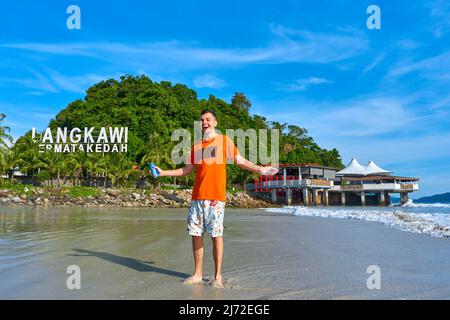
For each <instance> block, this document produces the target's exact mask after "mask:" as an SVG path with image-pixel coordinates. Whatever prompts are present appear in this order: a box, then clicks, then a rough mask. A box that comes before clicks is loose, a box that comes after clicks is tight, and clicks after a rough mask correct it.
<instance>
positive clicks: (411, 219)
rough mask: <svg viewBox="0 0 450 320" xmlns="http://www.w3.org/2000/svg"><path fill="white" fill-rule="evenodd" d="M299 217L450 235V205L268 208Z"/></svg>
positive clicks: (433, 234) (436, 235) (432, 234)
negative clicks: (350, 221) (361, 222)
mask: <svg viewBox="0 0 450 320" xmlns="http://www.w3.org/2000/svg"><path fill="white" fill-rule="evenodd" d="M265 210H266V211H268V212H278V213H280V214H289V215H293V216H299V217H305V216H307V217H321V218H333V219H354V220H364V221H371V222H378V223H382V224H385V225H388V226H390V227H393V228H396V229H398V230H401V231H407V232H414V233H421V234H427V235H430V236H435V237H447V238H449V237H450V204H448V203H427V204H425V203H414V202H413V201H412V200H411V199H409V200H408V202H407V203H405V204H403V205H400V204H392V205H390V206H386V207H369V206H368V207H337V206H336V207H335V206H330V207H303V206H286V207H282V208H269V209H265Z"/></svg>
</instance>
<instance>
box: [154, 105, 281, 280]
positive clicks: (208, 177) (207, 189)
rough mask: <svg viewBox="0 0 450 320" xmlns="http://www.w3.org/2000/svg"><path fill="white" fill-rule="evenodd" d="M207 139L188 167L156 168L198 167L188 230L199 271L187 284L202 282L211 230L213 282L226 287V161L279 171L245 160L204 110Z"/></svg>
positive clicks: (262, 170) (169, 173)
mask: <svg viewBox="0 0 450 320" xmlns="http://www.w3.org/2000/svg"><path fill="white" fill-rule="evenodd" d="M200 122H201V125H202V132H203V138H202V141H199V142H197V143H196V144H195V145H194V146H193V147H192V149H191V153H190V156H189V157H188V160H190V161H187V163H186V166H185V167H184V168H180V169H176V170H161V169H160V168H159V167H155V168H156V170H157V171H158V173H159V175H160V176H162V177H167V176H172V177H173V176H175V177H179V176H185V175H188V174H190V173H191V172H192V170H194V168H195V169H196V173H195V180H194V189H193V192H192V201H191V205H190V208H189V213H188V219H187V230H188V232H189V235H191V236H192V247H193V251H194V262H195V271H194V274H193V275H192V276H190V277H189V278H187V279H186V280H185V281H184V283H185V284H199V283H201V282H202V279H203V271H202V264H203V234H204V233H205V231H206V232H208V233H209V234H210V235H211V237H212V241H213V257H214V263H215V275H214V280H213V281H212V285H213V286H214V287H217V288H223V282H222V259H223V216H224V210H225V201H226V163H227V160H231V161H232V162H236V163H237V165H238V166H239V167H241V168H243V169H246V170H250V171H252V172H258V173H260V174H262V175H273V174H276V173H277V172H278V170H277V169H275V168H273V167H260V166H258V165H255V164H253V163H252V162H250V161H248V160H246V159H244V158H243V157H242V156H241V155H240V154H239V151H238V149H237V148H236V146H235V145H234V144H233V142H232V141H231V139H230V138H228V137H226V136H224V135H221V134H218V133H216V130H215V128H216V126H217V117H216V114H215V113H214V111H211V110H204V111H203V112H202V113H201V115H200Z"/></svg>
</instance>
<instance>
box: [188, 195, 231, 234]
mask: <svg viewBox="0 0 450 320" xmlns="http://www.w3.org/2000/svg"><path fill="white" fill-rule="evenodd" d="M224 213H225V201H217V200H192V201H191V206H190V207H189V213H188V218H187V231H188V232H189V234H190V235H191V236H203V234H204V233H205V231H206V232H208V233H209V234H210V235H211V237H221V236H222V235H223V215H224Z"/></svg>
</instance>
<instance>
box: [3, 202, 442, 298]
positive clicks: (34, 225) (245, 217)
mask: <svg viewBox="0 0 450 320" xmlns="http://www.w3.org/2000/svg"><path fill="white" fill-rule="evenodd" d="M2 211H3V213H2V214H1V215H0V218H1V220H2V224H1V229H0V259H1V260H2V261H1V263H0V283H2V287H1V288H0V298H2V299H15V298H19V299H225V300H227V299H238V300H247V299H450V261H449V259H448V256H450V246H449V241H450V239H447V238H438V237H430V236H426V235H422V234H416V233H410V232H402V231H399V230H396V229H394V228H391V227H389V226H386V225H382V224H379V223H375V222H367V221H359V220H342V219H325V218H320V217H303V216H293V215H289V214H282V213H281V214H280V213H274V212H266V211H265V210H255V209H235V208H229V209H228V210H226V213H225V231H224V237H225V244H226V250H225V259H224V265H223V275H224V278H225V281H226V288H225V289H216V288H212V287H211V286H209V285H208V284H207V282H205V284H204V285H199V286H186V285H183V284H182V280H183V278H184V277H186V276H188V275H189V274H190V273H191V272H192V267H193V266H192V264H193V260H192V251H191V247H190V246H191V241H190V237H189V236H188V235H187V234H186V225H185V223H186V222H185V219H186V214H187V213H186V209H154V208H148V209H141V208H116V209H114V208H34V209H32V208H23V207H16V208H7V209H4V210H2ZM205 240H206V241H205V260H204V274H205V278H206V279H210V278H211V277H212V275H213V270H214V266H213V261H212V255H211V249H212V246H211V241H209V239H205ZM69 265H78V266H79V267H80V269H81V272H82V282H81V290H68V289H67V288H66V287H65V281H66V278H67V277H68V275H67V274H66V273H65V270H66V268H67V267H68V266H69ZM370 266H378V267H379V268H380V272H381V278H380V279H381V287H380V289H373V290H371V289H369V288H368V287H367V280H368V278H369V277H370V276H371V274H370V273H368V271H367V270H368V268H369V267H370Z"/></svg>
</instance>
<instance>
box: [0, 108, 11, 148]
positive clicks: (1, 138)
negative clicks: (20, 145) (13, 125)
mask: <svg viewBox="0 0 450 320" xmlns="http://www.w3.org/2000/svg"><path fill="white" fill-rule="evenodd" d="M5 118H6V115H5V114H4V113H0V148H1V147H8V144H7V142H10V143H13V137H12V136H11V135H9V134H8V132H9V131H10V128H9V127H6V126H2V125H1V123H2V122H3V120H4V119H5Z"/></svg>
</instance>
